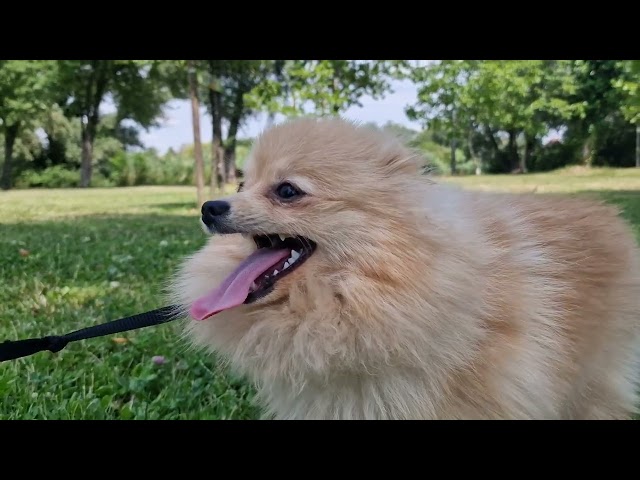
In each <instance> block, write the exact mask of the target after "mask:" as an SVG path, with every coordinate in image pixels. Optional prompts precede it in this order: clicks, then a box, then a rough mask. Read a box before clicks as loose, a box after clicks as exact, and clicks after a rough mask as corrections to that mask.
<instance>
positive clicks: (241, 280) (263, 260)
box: [189, 248, 291, 320]
mask: <svg viewBox="0 0 640 480" xmlns="http://www.w3.org/2000/svg"><path fill="white" fill-rule="evenodd" d="M290 254H291V252H290V251H289V250H287V249H284V250H271V249H268V248H261V249H259V250H256V251H255V252H254V253H252V254H251V255H250V256H249V257H247V258H246V259H245V260H244V261H243V262H242V263H241V264H240V266H238V268H236V269H235V271H233V272H232V273H231V275H229V276H228V277H227V278H226V279H225V281H224V282H222V284H221V285H220V286H219V287H218V288H216V289H214V290H212V291H211V292H209V293H207V294H206V295H205V296H203V297H200V298H199V299H197V300H196V301H195V302H194V303H193V305H192V306H191V309H190V310H189V313H190V315H191V316H192V317H193V318H194V319H195V320H204V319H205V318H208V317H210V316H212V315H215V314H216V313H220V312H222V311H223V310H227V309H229V308H233V307H237V306H238V305H242V303H244V301H245V300H246V298H247V295H249V289H250V288H251V284H252V283H253V282H254V280H256V279H257V278H258V277H259V276H260V275H261V274H262V273H264V272H265V271H266V270H267V269H268V268H269V267H271V266H274V265H275V264H276V263H278V262H279V261H281V260H283V259H285V258H287V257H288V256H289V255H290Z"/></svg>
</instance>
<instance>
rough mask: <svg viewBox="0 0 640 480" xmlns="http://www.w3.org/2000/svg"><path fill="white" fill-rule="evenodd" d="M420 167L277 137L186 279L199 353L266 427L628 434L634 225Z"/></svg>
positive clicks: (379, 148) (337, 130) (213, 219)
mask: <svg viewBox="0 0 640 480" xmlns="http://www.w3.org/2000/svg"><path fill="white" fill-rule="evenodd" d="M421 168H422V162H421V161H420V158H419V156H417V155H416V154H414V152H412V151H410V150H409V149H407V148H405V146H403V145H402V144H401V143H400V142H399V141H397V140H395V139H393V138H387V137H386V136H384V135H381V134H380V132H376V131H374V130H371V129H367V128H365V127H360V126H357V125H355V124H353V123H350V122H347V121H344V120H340V119H308V118H305V119H299V120H293V121H290V122H287V123H284V124H281V125H278V126H275V127H273V128H271V129H269V130H267V131H266V132H264V133H263V134H262V135H261V136H260V137H259V138H258V140H257V141H256V143H255V145H254V147H253V149H252V152H251V154H250V156H249V158H248V160H247V165H246V167H245V178H244V185H243V186H242V188H241V189H239V191H238V193H237V194H234V195H231V196H229V197H228V198H224V199H219V200H214V201H208V202H206V203H205V204H204V205H203V206H202V223H203V225H204V226H205V227H206V229H207V231H209V232H210V233H212V234H213V235H212V236H211V238H210V241H209V242H208V244H207V245H206V246H205V247H203V248H202V250H201V251H199V252H197V253H196V254H195V255H193V256H192V257H190V258H188V259H186V260H185V262H184V263H183V265H182V266H181V268H180V269H179V271H178V272H177V274H176V277H175V278H174V279H173V281H172V294H173V295H172V299H173V300H174V301H175V302H176V304H177V305H178V308H179V310H180V312H181V313H183V314H184V315H185V316H188V317H189V318H188V320H187V322H186V330H185V332H186V334H187V335H188V336H187V338H189V339H190V340H191V341H192V342H193V345H198V346H202V347H206V348H207V349H209V350H210V351H212V352H215V354H216V357H218V358H220V359H223V360H226V362H228V364H229V365H230V366H231V367H233V369H234V370H235V371H236V372H238V373H240V374H242V375H243V376H245V377H246V378H249V379H250V380H252V381H253V382H254V383H255V385H256V389H257V394H258V399H259V401H260V402H261V405H262V406H263V407H264V411H265V415H266V418H275V419H628V418H632V417H633V415H634V414H635V412H636V406H637V405H638V403H639V399H638V395H637V389H636V387H637V384H636V374H637V370H636V368H637V354H638V348H637V347H638V323H639V322H638V319H639V318H640V270H639V263H638V261H639V257H638V249H637V245H636V241H635V238H634V236H633V234H632V232H631V230H630V229H629V228H628V226H627V224H626V223H625V222H624V221H623V220H622V218H621V217H620V215H619V212H618V211H617V210H616V209H614V208H613V207H612V206H607V205H606V204H604V203H602V202H596V201H593V200H589V199H586V198H577V197H576V198H574V197H570V196H566V197H555V198H551V197H544V196H541V195H534V194H521V195H520V194H500V193H483V192H477V191H476V192H473V191H466V190H463V189H459V188H455V187H453V186H447V185H440V184H438V183H436V182H435V181H434V180H433V179H432V178H430V177H429V176H428V175H424V174H423V172H422V171H421Z"/></svg>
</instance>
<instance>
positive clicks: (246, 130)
mask: <svg viewBox="0 0 640 480" xmlns="http://www.w3.org/2000/svg"><path fill="white" fill-rule="evenodd" d="M392 88H393V91H394V92H393V93H390V94H387V95H386V97H385V98H384V99H382V100H373V99H372V98H371V97H369V96H366V97H363V98H362V99H361V103H362V107H352V108H350V109H349V110H347V111H346V112H345V113H344V115H343V116H344V117H345V118H349V119H353V120H358V121H360V122H363V123H364V122H375V123H377V124H379V125H383V124H385V123H386V122H388V121H392V122H396V123H400V124H402V125H406V126H408V127H411V128H414V129H420V125H419V124H418V123H416V122H411V121H410V120H409V119H408V118H407V116H406V114H405V113H404V109H405V107H406V106H408V105H411V104H413V103H414V102H415V100H416V87H415V85H413V84H412V83H411V82H409V81H394V82H392ZM265 123H266V116H265V115H261V116H259V117H257V118H255V119H250V120H249V121H248V122H247V124H246V125H245V126H243V128H242V129H241V131H240V137H243V138H245V137H255V136H256V135H258V134H259V133H260V132H261V131H262V129H263V128H264V127H265ZM200 135H201V138H202V141H203V142H210V141H211V119H210V117H209V116H208V115H207V114H206V112H205V110H204V108H203V109H202V113H201V116H200ZM140 138H141V140H142V141H143V143H144V144H145V146H146V147H154V148H156V149H157V150H158V151H159V152H160V153H164V152H166V151H167V150H168V149H169V148H173V149H174V150H178V149H179V148H180V147H181V146H182V145H186V144H190V143H193V130H192V126H191V104H190V102H189V101H186V100H181V101H177V100H176V101H173V102H171V103H170V104H169V105H168V106H167V107H166V108H165V119H164V120H163V121H162V122H161V126H160V127H158V128H153V129H150V130H149V132H144V131H142V132H141V135H140Z"/></svg>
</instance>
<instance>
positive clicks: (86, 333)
mask: <svg viewBox="0 0 640 480" xmlns="http://www.w3.org/2000/svg"><path fill="white" fill-rule="evenodd" d="M172 312H175V307H173V306H167V307H162V308H158V309H156V310H151V311H149V312H145V313H139V314H138V315H133V316H131V317H125V318H121V319H119V320H113V321H112V322H108V323H102V324H100V325H94V326H93V327H87V328H83V329H81V330H76V331H75V332H71V333H67V334H66V335H61V336H57V335H54V336H47V337H42V338H29V339H27V340H16V341H9V340H7V341H6V342H4V343H0V362H5V361H7V360H15V359H16V358H21V357H27V356H29V355H33V354H35V353H38V352H43V351H45V350H49V351H50V352H53V353H56V352H59V351H60V350H62V349H63V348H64V347H66V346H67V344H68V343H69V342H76V341H78V340H85V339H87V338H94V337H102V336H104V335H111V334H112V333H120V332H126V331H128V330H136V329H138V328H144V327H151V326H153V325H160V324H162V323H166V322H170V321H172V320H175V318H176V317H175V316H174V315H172Z"/></svg>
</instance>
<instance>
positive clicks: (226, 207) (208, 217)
mask: <svg viewBox="0 0 640 480" xmlns="http://www.w3.org/2000/svg"><path fill="white" fill-rule="evenodd" d="M230 211H231V205H230V204H229V202H227V201H225V200H210V201H208V202H205V203H203V204H202V209H201V212H202V223H203V224H204V226H205V227H206V228H207V230H208V231H209V233H235V229H233V228H231V225H230V224H229V212H230Z"/></svg>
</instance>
